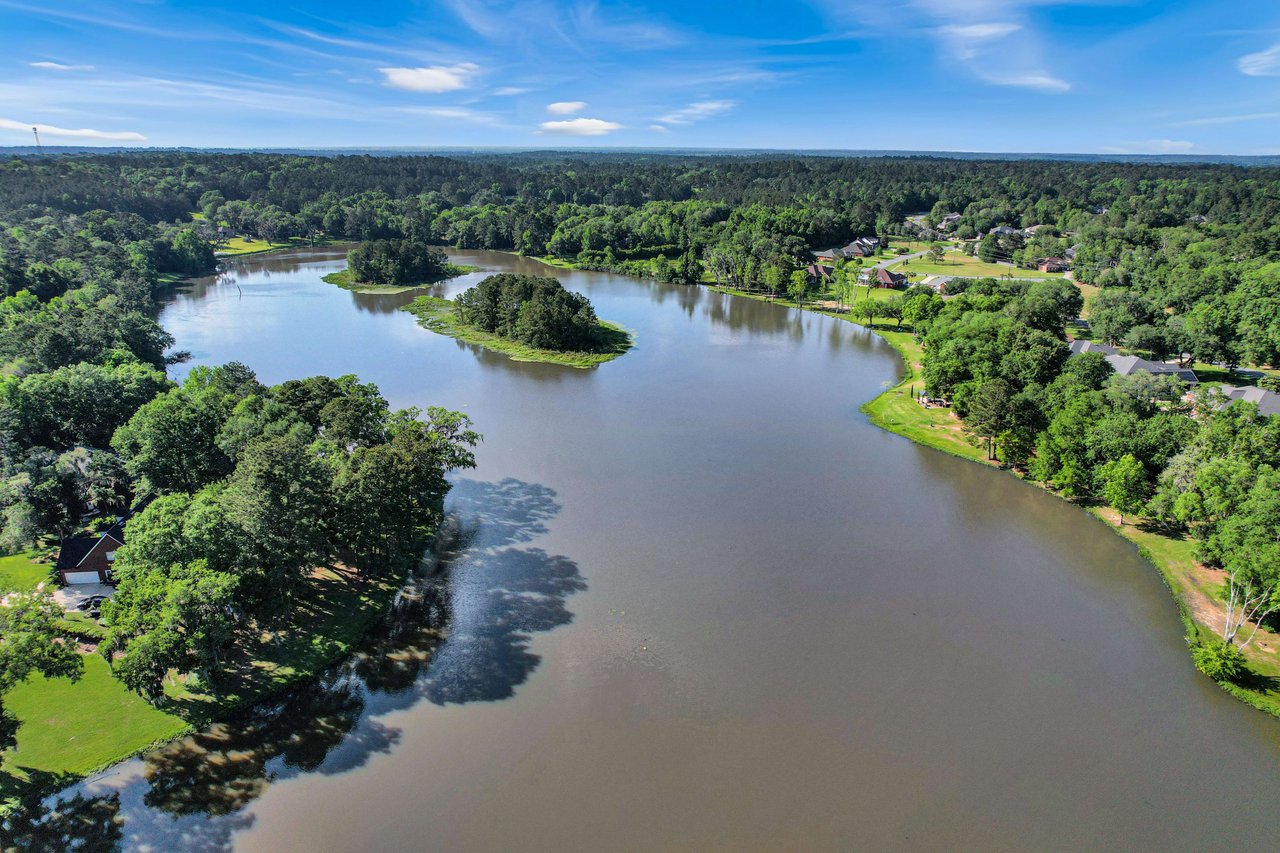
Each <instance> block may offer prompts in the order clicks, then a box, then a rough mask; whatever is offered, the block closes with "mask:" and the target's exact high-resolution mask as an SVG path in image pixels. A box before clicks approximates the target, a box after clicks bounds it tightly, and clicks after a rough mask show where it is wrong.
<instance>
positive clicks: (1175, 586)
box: [823, 312, 1280, 717]
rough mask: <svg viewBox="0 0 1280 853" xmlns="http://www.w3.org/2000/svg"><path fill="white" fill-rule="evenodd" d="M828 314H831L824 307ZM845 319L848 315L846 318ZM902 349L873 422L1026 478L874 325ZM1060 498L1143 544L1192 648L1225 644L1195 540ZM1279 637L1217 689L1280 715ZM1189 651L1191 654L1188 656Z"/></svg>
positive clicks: (907, 343)
mask: <svg viewBox="0 0 1280 853" xmlns="http://www.w3.org/2000/svg"><path fill="white" fill-rule="evenodd" d="M823 313H829V312H823ZM842 319H849V318H847V317H842ZM871 331H872V332H874V333H875V334H877V335H879V336H880V337H882V338H884V339H885V341H886V342H887V343H888V344H889V345H890V346H892V347H893V348H894V350H895V351H897V353H898V355H899V356H900V357H901V358H902V360H903V363H904V364H905V365H906V370H905V372H904V376H903V378H902V379H901V381H899V382H898V383H897V384H896V385H894V386H893V387H892V388H889V389H887V390H885V391H884V392H882V393H881V394H879V395H877V396H876V397H875V398H873V399H871V400H868V401H867V402H866V403H864V404H863V405H862V406H861V410H862V412H863V413H864V414H866V415H867V418H868V419H869V420H870V421H871V423H873V424H875V425H876V426H878V427H880V428H881V429H883V430H886V431H888V432H892V433H896V434H898V435H901V436H903V437H904V438H907V439H909V440H911V441H914V442H915V443H917V444H921V445H924V446H925V447H929V448H931V449H934V450H939V451H942V452H943V453H949V454H950V455H952V456H958V457H960V458H961V459H967V460H968V461H970V462H977V463H979V464H982V465H987V466H989V467H996V468H1001V469H1002V470H1006V471H1007V472H1008V473H1010V474H1012V475H1014V476H1016V477H1019V479H1024V480H1025V478H1024V477H1022V476H1021V475H1020V474H1018V473H1017V472H1016V471H1013V470H1012V469H1004V468H1003V466H1001V465H999V464H998V463H994V462H990V461H988V460H987V458H986V456H987V454H986V451H985V450H984V449H982V448H980V447H978V446H976V445H975V444H974V443H973V442H971V441H970V440H969V438H968V436H967V434H966V433H965V432H964V431H963V429H962V428H961V427H960V423H959V419H957V418H956V417H955V416H954V415H952V414H951V412H950V410H949V409H941V408H938V409H925V408H924V407H922V406H920V405H919V404H918V403H916V402H915V401H914V400H913V398H912V391H913V390H914V389H913V386H914V385H915V384H917V383H918V382H920V381H921V379H920V357H921V355H922V350H921V348H920V345H919V344H917V343H916V342H915V341H914V340H912V337H911V334H910V333H907V332H894V331H889V330H882V329H872V330H871ZM1027 482H1028V484H1029V485H1034V486H1036V487H1037V488H1041V489H1044V490H1045V491H1048V492H1050V493H1051V494H1054V495H1055V496H1058V497H1061V496H1060V495H1057V493H1056V492H1053V491H1052V490H1051V489H1047V488H1046V487H1044V486H1043V485H1041V484H1038V483H1034V482H1032V481H1027ZM1062 500H1064V501H1066V502H1067V503H1070V504H1073V505H1075V506H1077V507H1080V508H1082V509H1084V510H1085V511H1086V512H1088V513H1089V514H1090V515H1092V516H1093V517H1094V518H1095V519H1097V520H1098V522H1099V523H1101V524H1104V525H1105V526H1106V527H1107V529H1108V530H1110V531H1111V532H1112V533H1114V534H1116V535H1117V536H1120V537H1123V538H1124V539H1125V540H1127V541H1128V542H1130V543H1131V544H1133V545H1134V547H1135V548H1137V550H1138V553H1139V554H1140V555H1141V556H1142V557H1143V559H1145V560H1146V561H1147V562H1148V563H1150V564H1151V565H1152V566H1153V567H1154V568H1155V569H1156V571H1158V572H1159V573H1160V577H1161V580H1163V582H1164V585H1165V586H1166V587H1167V588H1168V590H1169V594H1170V597H1171V598H1172V599H1173V603H1174V606H1175V608H1176V609H1177V613H1178V618H1179V619H1180V620H1181V622H1182V624H1183V628H1184V630H1185V632H1186V639H1187V645H1188V652H1189V651H1190V647H1191V646H1192V645H1194V644H1195V643H1197V642H1199V641H1206V640H1216V641H1218V642H1220V641H1221V637H1220V636H1219V634H1218V631H1219V628H1220V620H1221V613H1220V612H1219V611H1218V609H1217V608H1218V607H1219V606H1220V605H1221V598H1220V596H1221V591H1220V581H1219V579H1218V578H1217V574H1218V573H1216V572H1214V570H1212V569H1208V568H1206V567H1205V566H1203V565H1201V564H1200V563H1198V562H1197V561H1196V559H1195V557H1194V543H1193V542H1192V540H1191V539H1190V538H1189V537H1186V536H1176V537H1175V536H1170V535H1167V534H1165V533H1163V532H1161V531H1159V530H1156V529H1155V528H1153V527H1144V526H1140V525H1135V524H1133V523H1132V522H1130V523H1123V524H1122V523H1121V522H1120V519H1119V515H1118V514H1117V513H1116V512H1115V511H1114V510H1113V509H1111V508H1110V507H1105V506H1097V505H1094V506H1090V505H1087V504H1082V503H1080V502H1077V501H1071V500H1068V499H1066V498H1062ZM1278 652H1280V636H1277V635H1276V634H1273V633H1272V632H1270V631H1267V630H1266V629H1265V628H1264V629H1260V630H1259V632H1258V640H1256V641H1255V644H1254V645H1253V646H1251V647H1250V648H1249V649H1246V651H1245V656H1246V658H1247V660H1248V662H1249V667H1250V669H1251V670H1252V673H1253V677H1251V678H1249V679H1247V680H1246V683H1244V684H1229V683H1228V684H1224V683H1220V684H1219V686H1220V687H1221V688H1222V689H1223V690H1224V691H1226V692H1227V693H1229V694H1231V695H1232V696H1234V697H1236V698H1237V699H1239V700H1241V701H1243V702H1245V703H1247V704H1249V705H1251V706H1253V707H1254V708H1257V709H1258V710H1260V711H1264V712H1266V713H1268V714H1270V715H1272V716H1274V717H1280V654H1278ZM1188 656H1189V654H1188Z"/></svg>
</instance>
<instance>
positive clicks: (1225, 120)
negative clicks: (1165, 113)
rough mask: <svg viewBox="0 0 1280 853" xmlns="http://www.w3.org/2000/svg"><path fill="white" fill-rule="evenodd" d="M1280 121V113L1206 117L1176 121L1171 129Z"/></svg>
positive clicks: (1172, 123)
mask: <svg viewBox="0 0 1280 853" xmlns="http://www.w3.org/2000/svg"><path fill="white" fill-rule="evenodd" d="M1275 119H1280V112H1273V113H1243V114H1241V115H1231V116H1206V117H1204V118H1191V119H1187V120H1185V121H1175V122H1171V123H1170V124H1169V127H1212V126H1214V125H1219V124H1238V123H1240V122H1244V121H1274V120H1275Z"/></svg>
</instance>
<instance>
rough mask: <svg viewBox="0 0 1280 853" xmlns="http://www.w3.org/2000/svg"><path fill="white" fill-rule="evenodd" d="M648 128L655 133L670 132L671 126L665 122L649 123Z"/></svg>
mask: <svg viewBox="0 0 1280 853" xmlns="http://www.w3.org/2000/svg"><path fill="white" fill-rule="evenodd" d="M649 129H650V130H652V131H654V132H655V133H670V132H671V128H669V127H667V126H666V125H665V124H651V125H649Z"/></svg>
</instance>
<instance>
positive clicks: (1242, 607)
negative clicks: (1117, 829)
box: [1222, 572, 1280, 650]
mask: <svg viewBox="0 0 1280 853" xmlns="http://www.w3.org/2000/svg"><path fill="white" fill-rule="evenodd" d="M1276 587H1277V582H1276V581H1272V582H1271V583H1268V584H1262V585H1261V586H1260V587H1258V588H1257V589H1254V586H1253V582H1252V581H1245V582H1244V583H1243V584H1241V583H1239V582H1238V581H1237V580H1236V572H1232V573H1231V574H1230V575H1229V576H1228V580H1227V588H1228V596H1227V613H1226V616H1225V617H1223V624H1222V641H1223V642H1224V643H1233V642H1235V639H1236V635H1238V634H1239V633H1240V631H1241V629H1242V628H1244V626H1245V625H1247V624H1248V623H1250V622H1252V623H1253V630H1252V631H1250V632H1249V637H1248V639H1246V640H1245V641H1244V642H1243V643H1241V644H1240V649H1241V650H1243V649H1244V647H1245V646H1247V645H1249V644H1250V643H1251V642H1253V638H1254V637H1255V636H1256V635H1257V633H1258V628H1259V627H1261V626H1262V622H1263V620H1264V619H1266V618H1267V617H1268V616H1270V615H1271V614H1272V613H1274V612H1275V610H1276V607H1277V604H1278V603H1280V602H1277V601H1276Z"/></svg>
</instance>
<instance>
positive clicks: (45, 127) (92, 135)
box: [0, 118, 147, 142]
mask: <svg viewBox="0 0 1280 853" xmlns="http://www.w3.org/2000/svg"><path fill="white" fill-rule="evenodd" d="M32 127H35V128H36V130H38V131H40V135H41V136H66V137H74V138H77V139H109V140H113V141H116V142H145V141H146V140H147V138H146V137H145V136H143V135H142V134H141V133H135V132H134V131H132V130H94V129H92V128H89V127H82V128H79V129H76V130H73V129H71V128H66V127H54V126H53V125H51V124H36V125H31V124H27V123H26V122H22V121H14V120H13V119H10V118H0V129H3V130H19V131H22V132H24V133H30V132H31V128H32Z"/></svg>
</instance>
